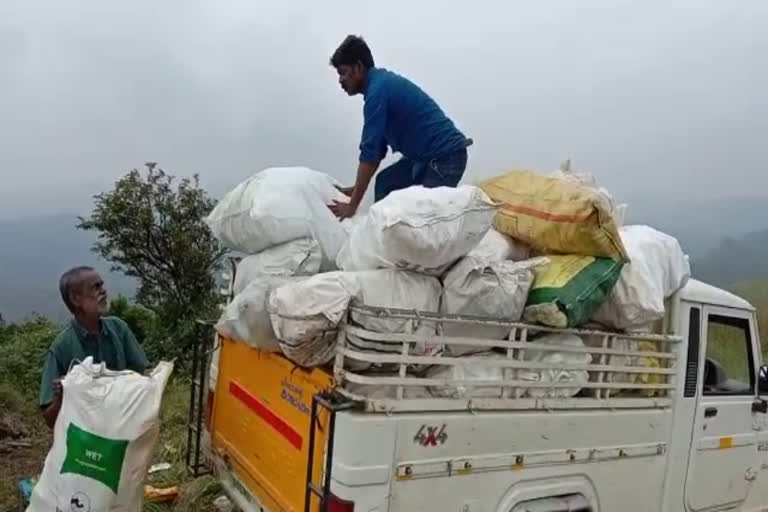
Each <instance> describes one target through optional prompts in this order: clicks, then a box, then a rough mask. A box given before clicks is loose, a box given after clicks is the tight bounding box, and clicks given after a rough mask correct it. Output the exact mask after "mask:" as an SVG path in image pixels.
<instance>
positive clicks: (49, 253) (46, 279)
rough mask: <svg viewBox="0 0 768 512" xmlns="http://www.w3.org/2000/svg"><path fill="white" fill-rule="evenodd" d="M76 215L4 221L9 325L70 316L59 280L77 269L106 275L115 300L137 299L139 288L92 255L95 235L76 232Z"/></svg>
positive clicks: (0, 287) (1, 281)
mask: <svg viewBox="0 0 768 512" xmlns="http://www.w3.org/2000/svg"><path fill="white" fill-rule="evenodd" d="M76 223H77V218H76V216H75V215H57V216H49V217H35V218H25V219H19V220H0V315H2V317H3V319H4V320H5V321H7V322H13V321H18V320H22V319H24V318H25V317H27V316H29V315H31V314H34V313H37V314H41V315H44V316H48V317H50V318H51V319H54V320H61V319H64V318H67V317H68V312H67V310H66V308H65V306H64V304H62V302H61V297H60V295H59V289H58V283H59V277H60V276H61V274H62V273H63V272H65V271H66V270H67V269H69V268H71V267H74V266H77V265H91V266H93V267H95V268H96V269H98V270H99V271H100V272H102V276H103V277H104V279H105V281H106V286H107V290H108V292H109V293H110V295H111V296H116V295H118V294H120V293H122V294H128V295H133V293H134V290H135V285H134V284H133V282H132V280H130V279H128V278H127V277H125V276H123V275H121V274H115V273H111V272H109V264H108V263H107V262H105V261H103V260H101V259H100V258H99V257H98V256H97V255H96V254H94V253H93V252H91V251H90V248H91V245H92V244H93V241H94V240H95V235H94V234H92V233H86V232H83V231H80V230H77V229H75V225H76Z"/></svg>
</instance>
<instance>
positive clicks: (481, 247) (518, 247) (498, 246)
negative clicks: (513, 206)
mask: <svg viewBox="0 0 768 512" xmlns="http://www.w3.org/2000/svg"><path fill="white" fill-rule="evenodd" d="M530 256H531V248H530V247H529V246H528V245H526V244H525V243H523V242H521V241H519V240H515V239H514V238H512V237H510V236H507V235H505V234H503V233H499V232H498V231H496V230H495V229H493V228H491V229H489V230H488V232H487V233H486V234H485V236H483V238H482V240H480V243H479V244H477V246H475V248H474V249H472V250H471V251H469V253H468V254H467V256H466V257H468V258H472V259H474V260H475V261H476V262H478V263H482V264H488V263H496V262H497V261H505V260H512V261H523V260H527V259H528V258H530Z"/></svg>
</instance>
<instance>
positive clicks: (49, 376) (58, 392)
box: [40, 351, 64, 428]
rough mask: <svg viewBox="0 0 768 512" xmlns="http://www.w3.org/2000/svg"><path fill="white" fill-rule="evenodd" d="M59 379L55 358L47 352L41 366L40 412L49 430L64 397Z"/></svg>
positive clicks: (54, 422)
mask: <svg viewBox="0 0 768 512" xmlns="http://www.w3.org/2000/svg"><path fill="white" fill-rule="evenodd" d="M60 377H61V375H60V374H59V366H58V363H57V361H56V356H55V355H54V353H53V351H48V354H47V355H46V356H45V363H44V364H43V376H42V378H41V380H40V412H41V414H42V415H43V420H44V421H45V424H46V425H48V426H49V427H50V428H53V426H54V425H55V424H56V418H57V417H58V416H59V411H60V410H61V402H62V398H63V396H64V390H63V388H62V386H61V380H59V379H60Z"/></svg>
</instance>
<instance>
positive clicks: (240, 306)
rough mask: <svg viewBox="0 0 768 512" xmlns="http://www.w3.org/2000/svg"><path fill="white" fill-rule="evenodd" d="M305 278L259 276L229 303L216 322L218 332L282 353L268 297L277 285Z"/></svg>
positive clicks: (253, 345)
mask: <svg viewBox="0 0 768 512" xmlns="http://www.w3.org/2000/svg"><path fill="white" fill-rule="evenodd" d="M301 279H306V278H304V277H290V276H279V275H263V276H261V277H259V278H257V279H256V280H254V281H253V282H252V283H251V284H249V285H248V286H246V287H245V289H244V290H242V291H241V292H240V293H238V294H237V295H236V296H235V298H234V299H233V300H232V302H230V303H229V304H227V307H226V308H224V311H223V313H222V314H221V318H219V321H218V322H217V323H216V331H217V332H218V333H219V334H220V335H221V336H223V337H225V338H229V339H231V340H235V341H240V342H243V343H245V344H247V345H250V346H251V347H253V348H258V349H261V350H266V351H268V352H280V345H279V343H278V341H277V338H275V333H274V332H273V330H272V322H271V321H270V318H269V312H268V311H267V297H268V295H269V292H270V290H272V289H273V288H276V287H278V286H282V285H284V284H286V283H289V282H294V281H299V280H301Z"/></svg>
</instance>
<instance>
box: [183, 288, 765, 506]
mask: <svg viewBox="0 0 768 512" xmlns="http://www.w3.org/2000/svg"><path fill="white" fill-rule="evenodd" d="M355 311H356V314H371V315H384V314H386V315H392V316H399V317H400V318H403V319H411V320H412V321H414V322H419V321H436V322H437V323H438V326H439V325H440V324H442V323H447V322H460V323H465V324H470V325H471V324H472V323H476V324H478V325H480V324H487V321H484V320H481V319H468V318H458V317H440V316H436V315H426V314H420V313H415V312H406V311H391V310H389V311H382V310H376V309H373V308H366V307H364V306H357V307H356V309H355ZM667 312H668V313H667V317H666V318H665V319H664V321H663V323H661V322H660V325H659V326H658V328H657V329H656V332H655V333H653V334H650V333H649V334H636V335H626V334H618V333H610V332H596V331H577V330H573V331H569V332H571V333H575V334H577V335H579V336H582V337H592V338H593V339H594V337H595V336H597V337H599V338H598V339H600V340H602V342H600V343H597V344H596V345H589V346H586V347H553V346H551V345H545V344H537V342H536V335H537V334H538V333H541V332H553V331H557V330H553V329H545V328H542V327H540V326H534V325H525V324H504V323H502V322H499V323H497V325H505V326H507V327H508V328H509V331H510V335H509V338H508V340H507V341H495V340H487V339H474V338H450V337H447V336H440V335H436V336H434V337H431V338H429V339H428V340H425V339H423V338H418V337H416V336H411V335H391V334H390V335H385V334H377V333H373V332H368V331H364V330H362V329H360V328H359V327H354V326H351V325H344V326H343V327H342V328H341V329H340V334H339V337H338V345H337V357H336V361H335V364H334V367H333V368H332V369H328V370H323V369H312V370H307V369H303V368H299V367H296V366H295V365H294V364H293V363H291V362H290V361H288V360H287V359H285V358H284V357H283V356H281V355H277V354H267V353H264V352H261V351H258V350H255V349H252V348H249V347H247V346H245V345H244V344H241V343H235V342H232V341H230V340H217V342H216V347H215V351H213V358H212V363H211V365H210V368H211V371H210V374H209V375H208V377H209V379H210V380H209V382H210V388H209V390H208V405H209V407H208V415H207V417H206V418H205V419H204V420H202V422H203V423H204V424H205V426H206V427H207V428H206V429H203V430H204V431H205V432H204V433H203V444H204V446H205V448H204V452H203V456H204V457H205V458H206V459H207V460H208V462H209V464H210V466H211V467H212V468H213V471H214V472H215V474H216V475H217V477H218V478H219V479H220V480H221V482H222V484H223V486H224V488H225V489H226V490H227V491H228V494H229V495H230V497H231V498H232V500H233V501H234V502H235V503H236V504H237V506H238V507H239V508H241V509H242V510H243V511H246V512H261V511H270V512H278V511H296V512H298V511H304V510H322V511H327V512H353V511H354V512H372V511H378V512H385V511H390V512H418V511H424V512H433V511H434V512H438V511H439V512H444V511H452V512H523V511H526V512H560V511H591V512H605V511H608V512H619V511H620V512H640V511H643V512H660V511H664V512H680V511H684V510H685V511H701V512H704V511H707V512H710V511H721V510H739V511H758V510H766V511H768V409H767V403H766V401H765V399H764V398H763V397H761V396H760V394H761V393H760V390H761V389H763V388H764V387H765V371H764V368H763V367H762V366H761V350H760V347H761V345H760V341H759V337H758V332H757V323H756V317H755V310H754V308H753V307H752V306H751V305H750V304H749V303H747V302H746V301H744V300H742V299H741V298H739V297H736V296H734V295H732V294H730V293H728V292H726V291H723V290H720V289H717V288H714V287H712V286H709V285H706V284H703V283H701V282H698V281H693V280H692V281H690V282H689V283H688V284H687V286H686V287H685V288H684V289H683V290H681V291H680V292H678V293H677V294H676V295H675V296H674V297H673V298H672V299H671V300H670V301H669V304H668V307H667ZM437 332H438V333H439V332H441V329H440V328H438V329H437ZM350 334H352V335H355V336H358V337H360V338H365V339H369V340H381V341H388V342H393V341H397V342H400V343H402V346H403V350H402V354H403V355H392V354H387V355H382V354H371V353H359V352H355V351H354V350H352V349H351V348H350V347H348V346H347V345H346V344H345V341H344V340H345V339H346V337H347V335H350ZM419 341H421V342H425V341H426V342H429V343H441V344H446V345H451V344H461V345H463V346H466V345H476V346H478V347H485V348H493V349H495V350H496V351H497V353H499V354H502V355H503V354H505V355H506V356H507V357H506V358H504V357H500V358H497V359H496V361H497V363H495V364H498V365H499V366H500V367H502V368H503V380H498V379H494V380H486V381H477V380H470V379H468V378H465V379H462V378H442V379H434V378H433V379H429V378H426V377H420V376H416V375H413V374H412V373H411V372H406V368H407V365H414V364H418V365H446V366H452V365H456V364H464V365H466V364H467V363H468V362H472V361H473V359H478V361H479V358H473V356H465V357H461V358H451V357H431V358H425V357H414V356H409V355H407V354H408V346H409V345H410V344H411V343H415V342H419ZM649 347H650V348H649ZM532 349H535V350H541V351H546V350H555V349H557V350H560V351H563V350H564V351H566V352H575V353H580V352H581V353H583V352H589V353H591V354H592V362H591V363H590V364H570V363H541V362H538V363H537V362H532V361H530V360H527V359H526V358H525V357H524V353H525V351H526V350H532ZM350 356H353V358H354V359H355V360H358V361H360V360H364V361H368V362H371V363H378V364H382V363H386V364H389V365H390V367H391V366H392V365H394V367H395V371H394V373H392V372H390V373H387V374H375V373H374V374H372V373H370V372H368V373H366V372H360V373H354V372H351V371H348V370H345V367H346V366H345V362H346V361H347V359H349V358H350ZM649 362H653V364H648V363H649ZM641 363H643V364H641ZM205 367H207V364H206V365H205V366H204V367H203V368H205ZM398 369H399V371H398ZM520 371H554V372H557V371H582V372H583V371H586V372H588V373H589V380H588V382H587V383H586V384H584V385H583V386H582V387H581V390H580V391H579V392H578V394H576V395H575V396H572V397H570V398H557V397H558V396H562V394H560V393H558V390H560V389H561V388H565V387H567V386H568V384H563V383H558V382H557V381H556V380H554V381H552V380H545V379H542V380H541V381H539V382H536V381H531V380H523V379H519V378H517V377H518V372H520ZM483 386H484V387H483ZM571 386H572V384H571ZM481 387H483V389H485V390H486V391H487V389H489V387H491V388H493V387H496V389H498V393H497V394H494V395H493V396H489V395H488V394H487V393H483V394H482V396H481V397H475V396H473V390H477V389H479V388H481ZM361 389H365V390H368V391H365V392H363V391H360V390H361ZM371 389H373V390H374V392H373V393H371V392H370V390H371ZM435 389H439V390H441V393H439V394H438V395H439V396H441V398H438V397H436V396H435V394H434V393H429V392H427V393H425V392H424V390H427V391H429V390H435ZM530 389H536V390H538V393H535V394H532V393H529V392H528V391H529V390H530ZM202 394H204V392H203V391H201V392H200V396H198V399H199V404H200V405H202V404H203V403H204V398H203V397H202ZM531 395H533V396H536V397H537V398H530V396H531ZM766 395H768V393H766ZM548 397H549V398H548ZM766 398H768V396H766ZM202 409H203V408H201V409H200V410H202ZM193 431H195V432H199V431H200V430H199V429H198V430H195V429H194V428H193V429H192V430H191V432H193ZM199 440H200V437H199V436H198V441H199ZM196 456H197V457H198V460H197V462H198V463H200V460H199V457H200V454H199V453H198V454H196Z"/></svg>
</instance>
